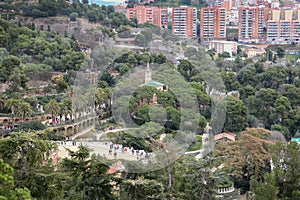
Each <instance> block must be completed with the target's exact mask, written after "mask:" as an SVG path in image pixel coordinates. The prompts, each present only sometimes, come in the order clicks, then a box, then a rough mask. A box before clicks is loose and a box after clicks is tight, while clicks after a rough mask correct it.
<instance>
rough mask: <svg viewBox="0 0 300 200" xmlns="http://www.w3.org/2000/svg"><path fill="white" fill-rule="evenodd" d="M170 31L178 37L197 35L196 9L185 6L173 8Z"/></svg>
mask: <svg viewBox="0 0 300 200" xmlns="http://www.w3.org/2000/svg"><path fill="white" fill-rule="evenodd" d="M172 33H173V34H174V35H177V36H180V37H188V38H191V37H197V9H196V8H191V7H186V6H182V7H178V8H173V9H172Z"/></svg>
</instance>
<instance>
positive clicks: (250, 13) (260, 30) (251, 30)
mask: <svg viewBox="0 0 300 200" xmlns="http://www.w3.org/2000/svg"><path fill="white" fill-rule="evenodd" d="M268 14H269V9H268V8H265V7H264V6H253V7H249V6H246V7H240V8H239V37H238V40H239V42H243V43H263V42H264V41H265V38H266V26H265V23H266V21H267V17H268Z"/></svg>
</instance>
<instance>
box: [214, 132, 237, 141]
mask: <svg viewBox="0 0 300 200" xmlns="http://www.w3.org/2000/svg"><path fill="white" fill-rule="evenodd" d="M214 140H215V141H220V140H221V141H228V140H231V141H235V140H236V134H235V133H220V134H218V135H215V136H214Z"/></svg>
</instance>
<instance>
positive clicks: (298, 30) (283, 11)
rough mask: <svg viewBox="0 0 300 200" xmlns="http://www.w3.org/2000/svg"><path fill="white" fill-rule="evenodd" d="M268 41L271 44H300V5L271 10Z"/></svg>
mask: <svg viewBox="0 0 300 200" xmlns="http://www.w3.org/2000/svg"><path fill="white" fill-rule="evenodd" d="M267 41H268V43H269V44H291V43H296V44H300V7H294V8H278V9H277V8H275V9H272V10H271V12H270V20H268V21H267Z"/></svg>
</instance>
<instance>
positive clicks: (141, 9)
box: [126, 6, 168, 28]
mask: <svg viewBox="0 0 300 200" xmlns="http://www.w3.org/2000/svg"><path fill="white" fill-rule="evenodd" d="M126 17H127V19H129V20H131V19H132V18H136V19H137V21H138V24H144V23H149V24H153V25H155V26H159V27H162V28H168V10H167V9H166V8H158V7H150V6H134V8H127V10H126Z"/></svg>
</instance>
